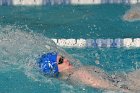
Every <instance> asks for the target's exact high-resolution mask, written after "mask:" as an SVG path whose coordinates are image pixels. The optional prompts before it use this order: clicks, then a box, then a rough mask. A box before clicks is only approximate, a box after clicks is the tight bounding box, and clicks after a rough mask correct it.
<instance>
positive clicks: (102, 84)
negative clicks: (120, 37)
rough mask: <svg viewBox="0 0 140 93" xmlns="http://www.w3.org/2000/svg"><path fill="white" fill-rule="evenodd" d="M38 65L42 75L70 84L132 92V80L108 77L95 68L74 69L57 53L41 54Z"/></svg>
mask: <svg viewBox="0 0 140 93" xmlns="http://www.w3.org/2000/svg"><path fill="white" fill-rule="evenodd" d="M38 65H39V68H40V71H41V72H42V73H43V74H44V75H46V76H49V77H55V78H58V79H60V80H64V81H67V82H69V83H72V84H79V85H81V84H82V85H86V86H90V87H94V88H101V89H109V90H123V91H129V90H133V88H132V87H129V86H133V82H130V81H132V80H131V79H130V78H129V77H126V76H123V75H120V76H119V75H109V74H107V73H105V72H104V71H102V70H101V69H99V68H97V67H86V66H81V67H74V66H73V65H72V64H71V63H70V62H69V60H68V59H67V58H65V57H63V56H61V55H59V54H57V53H47V54H43V55H42V56H41V57H40V58H39V61H38ZM131 74H132V73H131ZM128 76H129V75H128ZM131 76H132V75H130V77H131ZM135 83H136V82H135Z"/></svg>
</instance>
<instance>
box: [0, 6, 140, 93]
mask: <svg viewBox="0 0 140 93" xmlns="http://www.w3.org/2000/svg"><path fill="white" fill-rule="evenodd" d="M128 9H130V6H129V5H123V4H112V5H110V4H103V5H94V6H93V5H89V6H70V5H66V6H65V5H61V6H58V5H56V6H42V7H41V6H40V7H39V6H30V7H29V6H28V7H27V6H17V7H16V6H8V7H6V6H0V39H4V40H5V41H4V43H0V55H1V56H0V60H1V61H0V93H26V92H27V93H107V92H109V93H110V92H111V93H112V92H113V91H111V90H110V91H105V90H102V89H95V88H90V87H87V86H80V85H79V87H75V86H73V85H70V84H66V83H65V82H61V81H58V80H57V79H48V78H45V77H43V76H41V75H39V74H36V71H33V70H34V69H32V67H30V65H27V64H28V63H30V61H32V62H35V61H36V60H35V58H36V57H37V56H38V55H40V54H41V53H42V52H44V51H45V48H44V46H43V45H44V43H42V42H45V43H46V44H48V45H53V47H57V46H55V45H54V44H49V43H48V42H49V41H50V40H48V38H56V39H59V38H66V39H68V38H74V39H78V38H84V39H89V38H90V39H96V38H139V37H140V33H139V29H140V21H135V22H127V21H124V20H123V18H122V16H123V15H124V14H125V12H126V11H127V10H128ZM38 34H39V36H38ZM26 37H27V39H26ZM6 40H9V41H6ZM10 40H11V41H10ZM47 40H48V41H47ZM0 42H1V41H0ZM9 42H12V43H9ZM36 42H37V43H36ZM23 43H26V45H25V47H26V48H27V49H29V50H25V49H23V50H22V49H21V47H22V46H20V45H19V44H21V45H22V44H23ZM16 49H19V50H16ZM64 50H65V51H66V52H67V53H69V54H70V55H71V56H72V57H73V58H75V59H78V60H79V61H80V62H81V63H82V64H84V65H94V66H97V67H100V68H102V69H103V70H105V71H107V72H128V71H133V70H136V69H138V68H139V67H140V49H139V48H129V49H128V48H81V49H80V48H68V49H67V48H65V49H64ZM18 54H20V55H18ZM32 59H33V60H32ZM113 93H114V92H113ZM115 93H118V92H115Z"/></svg>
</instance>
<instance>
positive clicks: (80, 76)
mask: <svg viewBox="0 0 140 93" xmlns="http://www.w3.org/2000/svg"><path fill="white" fill-rule="evenodd" d="M72 79H73V80H75V81H76V80H78V81H79V82H81V83H82V84H85V85H87V86H91V87H94V88H104V89H115V88H116V87H115V86H114V85H113V84H111V83H110V82H109V81H107V80H104V79H102V78H101V77H100V76H96V75H92V74H91V73H89V72H88V71H87V70H86V69H82V70H81V69H79V70H77V71H76V72H75V73H74V74H73V75H72Z"/></svg>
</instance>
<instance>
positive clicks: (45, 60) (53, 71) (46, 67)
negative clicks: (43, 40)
mask: <svg viewBox="0 0 140 93" xmlns="http://www.w3.org/2000/svg"><path fill="white" fill-rule="evenodd" d="M38 64H39V68H40V69H41V71H42V72H43V73H44V74H45V75H48V76H58V74H59V72H61V71H63V70H66V69H69V68H71V65H70V62H69V61H68V60H67V59H66V58H64V57H63V56H60V55H58V54H57V53H47V54H43V55H42V56H41V57H40V58H39V61H38Z"/></svg>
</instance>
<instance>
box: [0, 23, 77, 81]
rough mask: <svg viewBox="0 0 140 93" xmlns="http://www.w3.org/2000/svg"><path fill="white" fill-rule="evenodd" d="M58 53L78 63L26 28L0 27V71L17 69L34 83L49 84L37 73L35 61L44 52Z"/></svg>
mask: <svg viewBox="0 0 140 93" xmlns="http://www.w3.org/2000/svg"><path fill="white" fill-rule="evenodd" d="M53 51H55V52H59V54H60V55H63V56H66V57H67V58H69V60H70V62H73V63H75V66H76V65H78V64H79V62H78V61H77V60H75V59H73V58H72V57H71V56H70V55H68V54H67V53H66V52H65V51H64V50H63V49H61V48H60V47H58V46H56V44H55V43H54V42H53V41H52V40H50V39H49V38H47V37H45V36H43V35H42V34H38V33H32V31H30V29H28V27H26V29H24V30H23V29H21V28H20V27H16V26H10V25H7V26H0V71H9V70H11V69H18V70H20V71H23V72H24V73H25V75H26V76H27V77H29V78H32V79H33V80H35V81H41V82H51V80H49V79H46V77H44V76H43V75H41V74H40V73H39V71H38V66H37V64H36V61H37V59H38V57H39V56H40V55H42V54H43V53H46V52H53Z"/></svg>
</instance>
